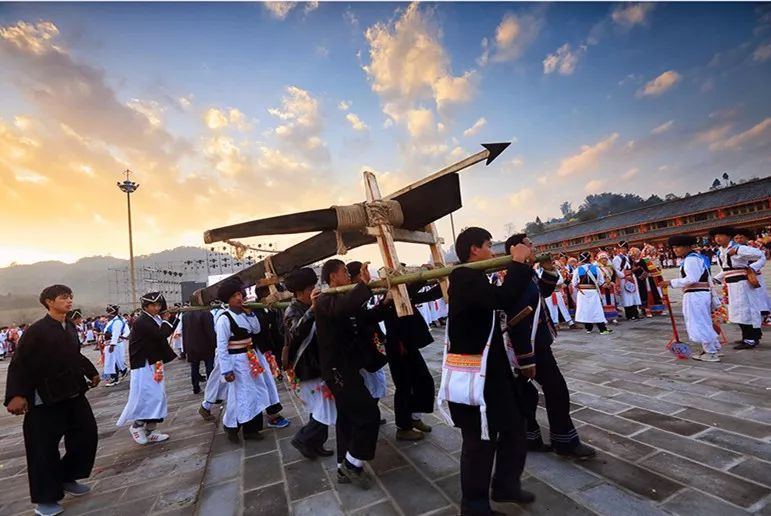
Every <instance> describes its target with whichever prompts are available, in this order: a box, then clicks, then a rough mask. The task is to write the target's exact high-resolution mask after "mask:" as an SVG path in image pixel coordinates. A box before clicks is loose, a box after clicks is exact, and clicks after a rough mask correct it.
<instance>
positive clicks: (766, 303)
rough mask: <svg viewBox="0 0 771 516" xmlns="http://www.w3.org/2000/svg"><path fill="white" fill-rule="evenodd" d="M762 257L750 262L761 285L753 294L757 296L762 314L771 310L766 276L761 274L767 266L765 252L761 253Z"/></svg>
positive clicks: (754, 289) (753, 290)
mask: <svg viewBox="0 0 771 516" xmlns="http://www.w3.org/2000/svg"><path fill="white" fill-rule="evenodd" d="M760 252H761V254H762V256H761V257H760V258H759V259H757V260H755V261H752V260H750V262H751V263H750V269H752V270H753V271H755V274H757V278H758V283H760V287H758V288H753V289H752V293H753V294H755V296H756V297H757V303H758V307H759V308H760V311H761V312H768V311H769V310H771V300H770V299H769V298H768V290H767V289H766V280H765V278H764V276H763V275H762V274H761V269H763V266H764V265H765V264H766V254H765V253H764V252H763V251H760Z"/></svg>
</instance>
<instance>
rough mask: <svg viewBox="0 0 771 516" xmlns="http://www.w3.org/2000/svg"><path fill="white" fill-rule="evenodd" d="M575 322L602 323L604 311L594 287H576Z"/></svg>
mask: <svg viewBox="0 0 771 516" xmlns="http://www.w3.org/2000/svg"><path fill="white" fill-rule="evenodd" d="M576 291H578V293H577V294H576V322H579V323H592V324H594V323H604V322H607V321H606V320H605V312H604V311H603V309H602V301H601V300H600V294H599V292H597V290H596V289H591V290H589V289H587V290H580V289H578V288H577V289H576Z"/></svg>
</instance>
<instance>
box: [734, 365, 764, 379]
mask: <svg viewBox="0 0 771 516" xmlns="http://www.w3.org/2000/svg"><path fill="white" fill-rule="evenodd" d="M731 373H736V374H746V375H748V376H760V377H762V378H771V371H769V370H768V369H763V368H761V367H748V366H737V367H734V368H733V369H731Z"/></svg>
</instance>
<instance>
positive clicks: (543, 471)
mask: <svg viewBox="0 0 771 516" xmlns="http://www.w3.org/2000/svg"><path fill="white" fill-rule="evenodd" d="M525 470H526V471H527V472H528V473H529V474H531V475H533V476H535V477H537V478H538V479H539V480H542V481H544V482H546V483H548V484H549V485H551V486H554V487H555V488H557V489H559V490H560V491H561V492H563V493H572V492H575V491H580V490H581V489H585V488H586V487H588V486H592V485H596V484H598V483H599V482H601V480H600V479H599V478H597V477H596V476H594V475H591V474H590V473H587V472H586V471H584V470H583V469H581V468H579V467H578V466H577V465H575V464H574V463H573V462H570V461H567V460H564V459H561V458H559V457H558V456H557V455H556V454H553V453H528V455H527V464H526V466H525Z"/></svg>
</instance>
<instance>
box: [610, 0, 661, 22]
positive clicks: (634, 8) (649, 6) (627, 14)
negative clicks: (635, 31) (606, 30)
mask: <svg viewBox="0 0 771 516" xmlns="http://www.w3.org/2000/svg"><path fill="white" fill-rule="evenodd" d="M654 7H655V4H654V3H651V2H646V3H637V4H631V3H630V4H623V5H619V6H617V7H616V8H615V9H613V12H612V13H611V15H610V17H611V19H612V20H613V22H614V23H616V24H618V25H621V26H622V27H634V26H635V25H644V24H645V23H646V22H647V20H648V15H650V13H652V12H653V9H654Z"/></svg>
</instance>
